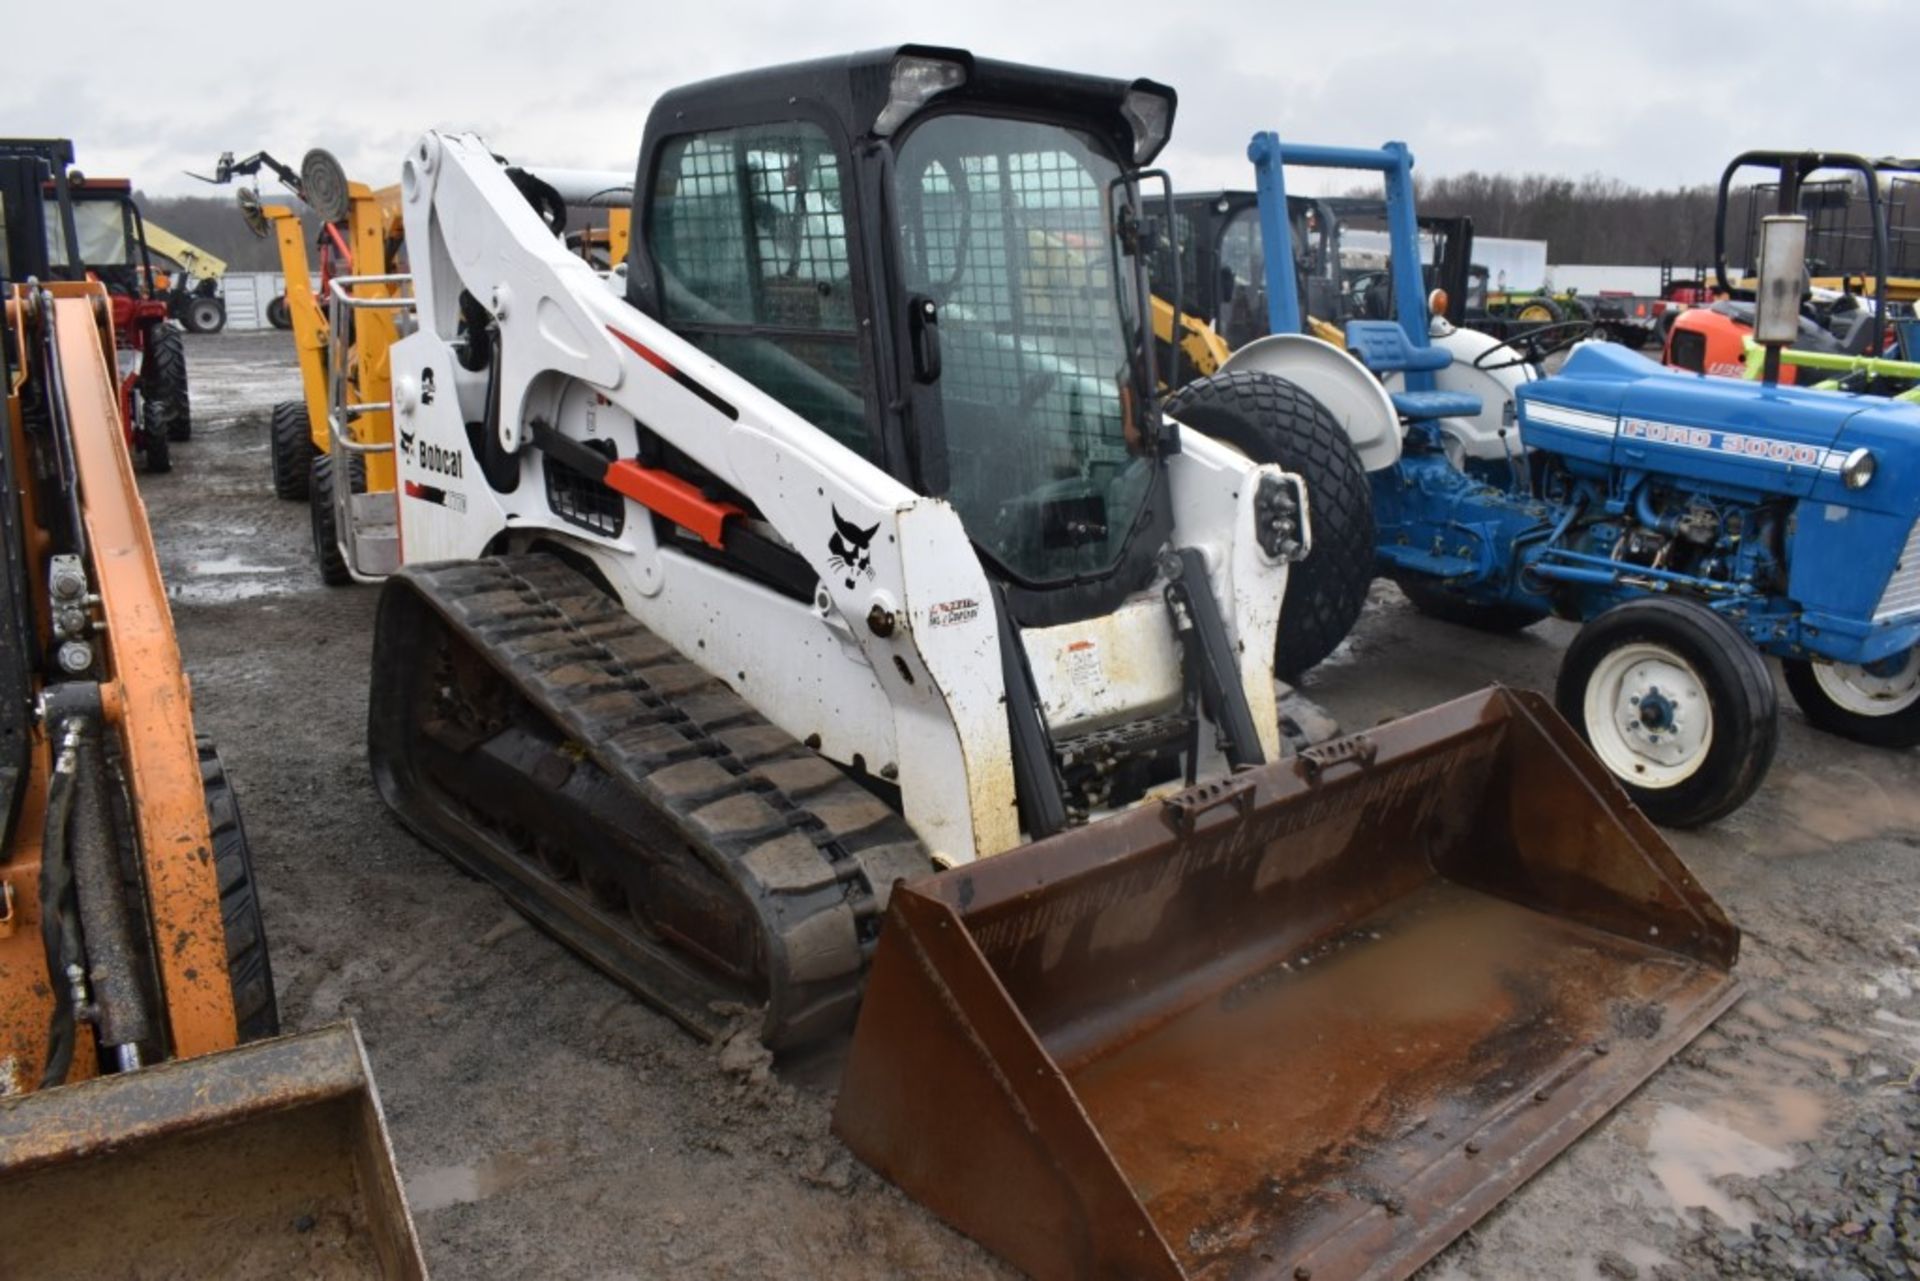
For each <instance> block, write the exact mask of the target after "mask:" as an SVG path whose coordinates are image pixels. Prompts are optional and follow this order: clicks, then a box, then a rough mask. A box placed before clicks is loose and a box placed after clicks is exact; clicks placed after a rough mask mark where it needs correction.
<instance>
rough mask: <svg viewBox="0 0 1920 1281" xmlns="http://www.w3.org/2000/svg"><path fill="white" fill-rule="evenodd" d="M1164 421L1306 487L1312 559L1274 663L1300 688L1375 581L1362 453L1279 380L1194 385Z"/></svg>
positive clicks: (1290, 588) (1290, 585) (1348, 626)
mask: <svg viewBox="0 0 1920 1281" xmlns="http://www.w3.org/2000/svg"><path fill="white" fill-rule="evenodd" d="M1165 411H1166V414H1167V416H1168V417H1169V418H1173V419H1175V420H1177V421H1178V422H1180V423H1181V424H1182V425H1183V426H1186V427H1189V428H1191V429H1192V430H1194V431H1197V432H1200V433H1201V434H1202V435H1206V436H1211V437H1212V438H1213V439H1215V440H1218V441H1221V442H1223V443H1225V444H1228V445H1231V446H1233V447H1234V448H1235V449H1237V450H1239V451H1240V452H1241V453H1243V454H1245V455H1246V456H1247V457H1249V458H1251V459H1253V460H1254V461H1255V462H1258V463H1277V464H1279V466H1280V467H1281V468H1282V469H1284V470H1286V471H1290V472H1293V473H1294V474H1296V475H1298V476H1299V477H1301V478H1302V479H1303V480H1305V481H1306V484H1307V511H1308V519H1309V525H1310V530H1311V533H1312V536H1313V549H1312V551H1310V552H1309V553H1308V555H1307V558H1306V559H1305V560H1303V561H1301V562H1300V563H1299V564H1297V565H1295V566H1294V567H1293V572H1292V573H1290V574H1288V576H1287V594H1286V599H1285V600H1284V601H1283V602H1282V604H1281V609H1280V635H1279V638H1278V640H1277V641H1276V642H1275V645H1274V654H1273V670H1274V674H1275V675H1276V676H1278V677H1280V679H1281V680H1284V681H1287V682H1289V683H1291V682H1294V681H1297V680H1298V679H1299V678H1300V676H1301V674H1302V673H1304V672H1305V671H1307V670H1308V669H1309V668H1311V667H1312V666H1313V665H1314V664H1315V663H1318V662H1320V661H1321V660H1322V659H1324V658H1325V657H1326V656H1327V655H1329V654H1331V653H1332V652H1333V651H1334V647H1335V646H1337V645H1339V644H1340V642H1341V641H1343V640H1345V639H1346V638H1347V633H1348V632H1350V631H1352V630H1353V624H1354V622H1355V621H1356V620H1357V619H1358V618H1359V617H1360V610H1361V608H1362V607H1363V606H1365V604H1366V603H1367V586H1368V584H1369V583H1371V582H1372V581H1373V563H1374V549H1373V540H1374V525H1373V490H1372V488H1371V486H1370V485H1369V483H1368V481H1367V472H1366V468H1364V467H1362V466H1361V465H1360V454H1359V451H1357V450H1356V449H1354V447H1353V441H1352V440H1351V439H1350V438H1349V437H1348V436H1347V433H1346V431H1345V430H1344V429H1342V428H1341V426H1340V424H1339V423H1337V422H1335V421H1334V418H1333V415H1332V414H1330V413H1328V412H1327V409H1326V406H1324V405H1322V404H1321V403H1320V402H1319V401H1317V400H1315V399H1314V398H1313V397H1312V396H1311V395H1310V394H1308V393H1307V391H1305V390H1304V389H1303V388H1301V387H1299V386H1297V385H1296V384H1294V383H1291V382H1288V381H1287V380H1286V379H1284V378H1279V377H1275V376H1274V375H1272V374H1261V373H1253V372H1251V371H1247V370H1235V371H1233V372H1231V373H1220V374H1213V375H1210V376H1209V377H1206V378H1199V379H1195V380H1194V381H1193V382H1190V383H1188V384H1187V385H1186V386H1184V387H1182V388H1181V389H1180V390H1179V391H1177V392H1175V393H1174V394H1173V395H1172V396H1171V397H1169V398H1168V400H1167V402H1166V405H1165Z"/></svg>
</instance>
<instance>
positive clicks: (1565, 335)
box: [1473, 320, 1594, 373]
mask: <svg viewBox="0 0 1920 1281" xmlns="http://www.w3.org/2000/svg"><path fill="white" fill-rule="evenodd" d="M1593 328H1594V326H1593V322H1592V321H1591V320H1562V321H1560V322H1559V323H1558V324H1552V325H1541V326H1539V327H1538V328H1535V329H1529V330H1526V331H1525V332H1523V333H1517V334H1514V335H1513V336H1512V337H1510V338H1503V339H1501V340H1500V341H1499V342H1497V343H1495V344H1494V345H1493V346H1491V347H1489V348H1487V349H1486V350H1485V351H1483V352H1481V353H1480V354H1479V355H1478V356H1475V357H1474V358H1473V367H1474V368H1475V369H1478V370H1480V371H1481V372H1482V373H1490V372H1492V371H1493V370H1496V369H1511V368H1513V367H1514V366H1515V365H1537V364H1539V363H1540V362H1541V361H1543V360H1545V359H1546V358H1547V357H1548V356H1551V355H1552V354H1553V353H1554V352H1556V351H1561V350H1563V349H1565V348H1568V347H1571V346H1573V345H1574V344H1575V343H1577V342H1579V341H1580V340H1581V339H1583V338H1586V337H1589V336H1590V335H1592V333H1593ZM1499 351H1508V352H1512V353H1513V354H1512V355H1511V356H1510V357H1508V358H1507V359H1505V360H1498V361H1496V360H1494V359H1492V357H1493V354H1494V353H1495V352H1499Z"/></svg>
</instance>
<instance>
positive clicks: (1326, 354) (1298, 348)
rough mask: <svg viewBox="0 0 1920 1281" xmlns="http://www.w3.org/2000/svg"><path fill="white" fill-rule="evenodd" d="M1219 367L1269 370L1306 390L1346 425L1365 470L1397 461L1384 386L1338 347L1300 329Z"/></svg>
mask: <svg viewBox="0 0 1920 1281" xmlns="http://www.w3.org/2000/svg"><path fill="white" fill-rule="evenodd" d="M1221 369H1222V370H1235V369H1244V370H1249V371H1251V372H1253V373H1259V374H1271V375H1273V376H1274V377H1276V378H1284V379H1286V380H1287V381H1288V382H1290V383H1293V384H1295V385H1296V386H1298V387H1301V388H1303V389H1305V390H1306V392H1307V393H1308V394H1309V395H1311V396H1312V397H1313V398H1314V399H1315V400H1317V401H1319V402H1320V403H1321V404H1322V405H1325V406H1326V408H1327V412H1328V413H1330V414H1332V415H1333V417H1334V420H1335V421H1336V422H1338V423H1339V424H1340V425H1341V426H1342V427H1343V428H1345V429H1346V432H1347V435H1348V436H1349V437H1350V438H1351V439H1352V440H1353V447H1354V449H1355V450H1356V451H1357V452H1358V453H1359V455H1360V463H1361V465H1362V466H1364V467H1365V468H1366V469H1367V470H1368V471H1370V472H1375V471H1382V470H1384V469H1386V468H1388V467H1391V466H1393V465H1394V464H1395V463H1397V462H1399V461H1400V418H1399V415H1397V414H1396V413H1394V410H1393V402H1392V401H1391V400H1389V399H1388V398H1387V390H1386V388H1385V387H1382V386H1381V385H1380V380H1379V379H1377V378H1375V377H1374V376H1373V375H1372V374H1370V373H1368V372H1367V368H1366V366H1365V365H1362V364H1361V363H1360V362H1359V361H1358V360H1356V359H1354V358H1353V357H1352V356H1350V355H1348V354H1347V353H1346V352H1344V351H1342V350H1340V349H1339V348H1338V347H1331V346H1328V345H1327V344H1326V343H1324V342H1321V341H1320V340H1319V339H1318V338H1309V337H1307V336H1306V335H1305V334H1269V335H1268V336H1267V337H1265V338H1258V339H1255V340H1254V341H1253V342H1250V343H1248V344H1247V345H1246V346H1244V347H1242V348H1241V349H1240V350H1239V351H1236V352H1234V353H1233V356H1232V357H1231V358H1230V359H1229V360H1228V361H1227V363H1226V364H1224V365H1222V366H1221Z"/></svg>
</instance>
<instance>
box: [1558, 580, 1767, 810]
mask: <svg viewBox="0 0 1920 1281" xmlns="http://www.w3.org/2000/svg"><path fill="white" fill-rule="evenodd" d="M1554 702H1555V703H1556V704H1557V705H1558V706H1559V708H1560V714H1561V715H1562V716H1564V717H1566V718H1567V721H1568V722H1569V723H1570V724H1571V725H1572V726H1573V728H1574V730H1575V731H1576V732H1577V733H1578V734H1579V735H1580V737H1581V738H1583V739H1585V740H1586V742H1587V746H1589V747H1591V748H1592V749H1593V753H1594V755H1595V756H1597V757H1599V758H1600V763H1601V764H1603V765H1605V766H1606V767H1607V769H1608V770H1609V771H1611V772H1612V774H1613V776H1614V777H1615V778H1616V779H1618V780H1619V781H1620V784H1621V786H1623V787H1625V788H1626V790H1627V795H1629V796H1630V797H1632V798H1633V801H1634V803H1635V804H1637V805H1638V806H1639V807H1640V809H1641V810H1642V811H1643V812H1644V813H1645V814H1646V816H1647V817H1648V818H1650V819H1652V820H1653V821H1654V822H1656V823H1659V824H1661V825H1662V826H1665V827H1699V826H1701V825H1703V824H1706V823H1711V822H1713V821H1714V820H1715V819H1718V818H1724V817H1725V816H1726V815H1728V814H1731V813H1732V812H1733V811H1734V810H1736V809H1738V808H1740V806H1741V805H1743V804H1745V803H1746V800H1747V798H1748V797H1750V796H1752V795H1753V793H1754V790H1755V789H1756V788H1758V787H1759V786H1760V783H1761V780H1762V779H1764V778H1765V777H1766V775H1767V768H1768V766H1770V765H1771V764H1772V763H1773V752H1774V748H1775V746H1776V745H1777V744H1778V742H1779V739H1780V718H1779V715H1778V707H1777V704H1776V701H1775V698H1774V692H1773V679H1772V675H1771V673H1769V672H1768V671H1767V665H1766V661H1765V660H1764V659H1762V658H1761V657H1760V653H1759V651H1758V650H1756V649H1754V648H1753V646H1752V645H1750V644H1748V642H1747V638H1746V637H1745V636H1743V635H1741V634H1740V632H1739V630H1738V629H1736V628H1735V627H1734V626H1733V625H1732V624H1731V623H1729V622H1727V621H1726V620H1725V619H1724V618H1721V617H1720V616H1719V615H1718V614H1716V613H1714V612H1713V611H1712V610H1710V609H1708V608H1706V607H1705V606H1704V605H1699V604H1696V603H1694V602H1693V601H1689V600H1679V599H1675V598H1672V597H1663V596H1645V597H1641V598H1639V599H1637V600H1630V601H1627V602H1625V603H1624V604H1620V605H1615V606H1614V607H1613V608H1612V609H1609V610H1607V611H1606V612H1605V613H1603V614H1600V615H1599V616H1598V617H1596V618H1594V619H1593V620H1592V621H1590V622H1589V623H1588V624H1587V625H1586V626H1585V627H1583V628H1581V629H1580V632H1579V634H1578V635H1576V636H1575V637H1574V638H1573V643H1572V644H1571V645H1569V646H1567V655H1566V658H1565V659H1564V660H1563V661H1562V662H1561V664H1560V679H1559V681H1558V683H1557V684H1556V686H1555V689H1554Z"/></svg>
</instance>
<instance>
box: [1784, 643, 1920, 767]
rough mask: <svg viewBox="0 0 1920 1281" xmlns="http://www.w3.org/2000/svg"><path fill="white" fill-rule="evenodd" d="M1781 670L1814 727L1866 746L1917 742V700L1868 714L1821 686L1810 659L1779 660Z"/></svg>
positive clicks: (1901, 745) (1904, 745)
mask: <svg viewBox="0 0 1920 1281" xmlns="http://www.w3.org/2000/svg"><path fill="white" fill-rule="evenodd" d="M1780 667H1781V670H1782V671H1783V672H1784V673H1785V675H1786V678H1787V692H1788V693H1789V694H1792V695H1793V701H1794V702H1796V703H1798V704H1799V705H1800V710H1801V711H1802V712H1803V713H1805V714H1806V718H1807V723H1808V724H1809V725H1811V726H1813V727H1814V728H1815V729H1819V730H1825V731H1826V732H1827V733H1829V734H1838V735H1839V736H1840V737H1842V738H1848V739H1852V740H1853V741H1854V742H1856V743H1865V744H1867V745H1868V746H1869V747H1890V748H1896V749H1904V748H1908V747H1913V746H1916V745H1920V702H1914V703H1912V704H1909V705H1908V706H1906V707H1903V708H1901V709H1899V710H1898V711H1894V712H1889V713H1888V714H1886V715H1884V716H1870V715H1868V714H1866V713H1865V712H1856V711H1853V710H1852V709H1850V708H1846V707H1842V706H1840V704H1838V703H1836V702H1834V701H1833V698H1832V696H1831V695H1829V694H1828V693H1827V691H1826V690H1825V689H1824V688H1823V687H1822V686H1821V684H1820V681H1819V677H1818V675H1817V674H1816V672H1815V670H1814V664H1813V662H1811V661H1809V660H1807V659H1804V658H1788V659H1783V660H1782V661H1781V663H1780Z"/></svg>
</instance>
